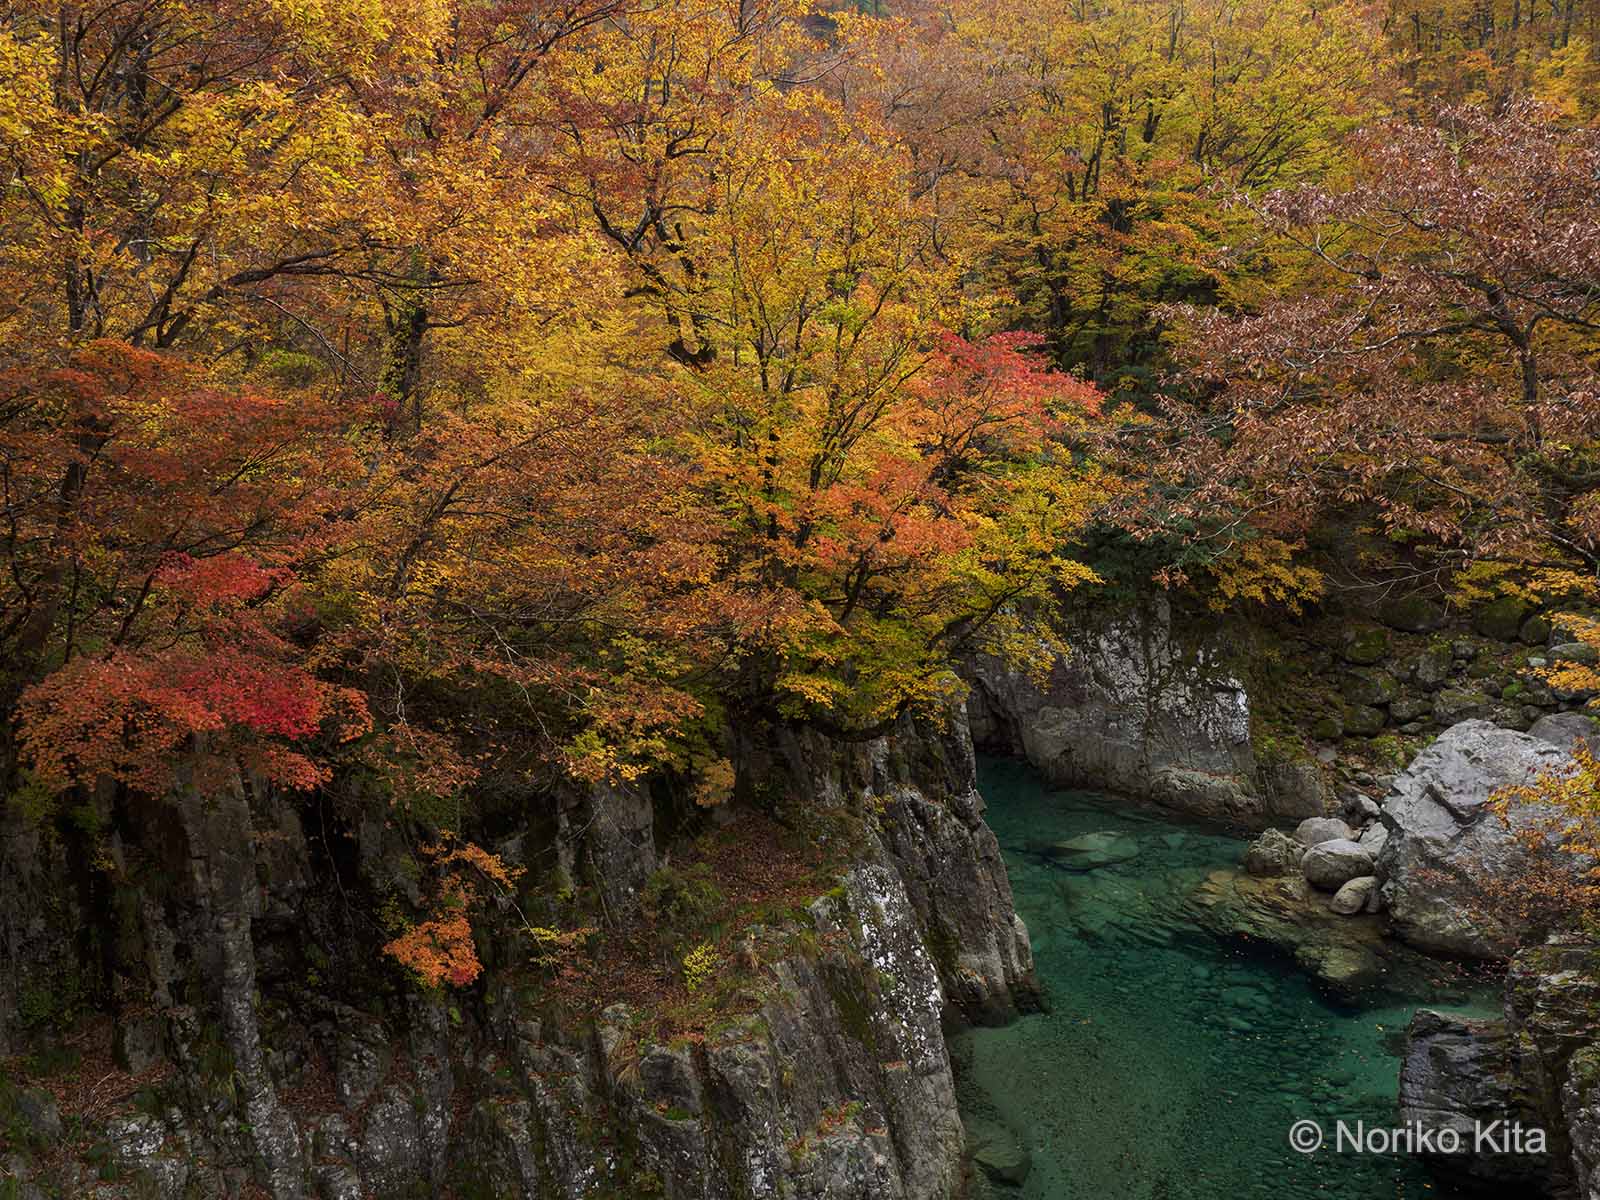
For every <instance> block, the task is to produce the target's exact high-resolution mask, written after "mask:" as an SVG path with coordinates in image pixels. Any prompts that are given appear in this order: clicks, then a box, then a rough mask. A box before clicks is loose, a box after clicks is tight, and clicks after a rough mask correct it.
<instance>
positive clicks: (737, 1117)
mask: <svg viewBox="0 0 1600 1200" xmlns="http://www.w3.org/2000/svg"><path fill="white" fill-rule="evenodd" d="M738 761H739V763H740V767H741V770H743V771H744V772H745V773H746V774H747V775H750V776H752V777H754V778H758V779H761V780H764V781H765V784H766V785H769V786H771V787H778V786H781V787H783V788H784V789H786V790H788V791H789V792H791V793H792V794H793V795H794V796H795V797H796V798H798V799H802V800H803V801H804V805H805V806H806V807H807V810H808V811H810V810H815V811H817V812H819V813H831V814H834V816H835V817H836V818H837V819H836V820H834V822H833V825H832V826H830V828H834V829H835V830H836V832H835V833H834V834H831V835H830V836H836V837H840V838H843V839H845V840H844V841H842V842H841V845H840V849H839V852H838V853H839V857H840V860H841V866H840V868H839V874H838V876H837V882H836V886H833V887H832V888H831V889H830V890H827V891H826V893H825V894H823V895H820V896H818V897H817V898H816V899H815V901H814V902H813V903H811V905H810V906H809V909H808V910H805V911H804V913H803V915H789V916H786V917H783V918H782V919H780V920H778V921H777V922H776V923H774V924H771V925H756V926H753V927H751V928H750V929H749V931H748V933H747V934H745V935H742V939H743V940H742V942H741V944H740V947H739V949H738V953H737V959H738V961H737V963H735V962H732V961H729V962H725V963H724V964H723V968H722V970H721V971H719V972H718V984H717V986H718V987H719V988H721V989H722V990H720V991H719V992H718V993H717V994H718V999H717V1001H716V1004H717V1006H718V1007H716V1008H715V1009H713V1010H708V1013H712V1012H714V1013H715V1014H717V1015H716V1016H715V1019H711V1017H709V1016H708V1017H707V1018H706V1019H705V1020H704V1021H703V1023H702V1028H703V1030H704V1031H703V1032H700V1033H694V1034H692V1035H690V1036H683V1037H678V1038H675V1039H673V1038H663V1037H662V1036H660V1035H658V1033H657V1030H658V1029H659V1028H660V1027H661V1024H662V1014H661V1013H659V1012H655V1011H652V1010H651V1009H650V1008H649V1007H648V1006H646V1005H639V1006H637V1007H635V1006H630V1005H625V1004H618V1005H613V1006H612V1007H610V1008H608V1009H606V1010H605V1011H604V1013H603V1014H601V1015H600V1017H599V1018H598V1019H585V1018H582V1017H575V1016H574V1015H572V1013H571V1012H570V1011H568V1010H567V1009H566V1008H564V1007H563V1006H562V1005H561V1004H559V1003H556V1002H555V1001H553V1000H552V998H551V996H550V995H548V994H547V991H548V980H547V979H545V978H544V977H542V976H540V975H539V974H538V973H537V972H533V971H530V970H529V969H528V968H526V967H524V966H520V965H517V962H518V960H519V959H520V958H522V957H524V956H522V955H517V954H511V953H501V952H498V951H496V950H495V949H494V947H492V946H491V947H488V948H487V949H486V951H485V959H486V962H487V963H488V964H489V966H490V968H491V969H490V972H489V974H488V975H487V976H486V977H485V983H484V985H483V994H482V995H481V997H478V998H474V997H472V996H469V995H464V996H462V997H460V1000H459V1003H448V1002H446V1001H443V1000H439V999H431V1000H430V999H427V998H425V997H423V996H420V995H416V994H412V995H410V997H409V999H408V1000H406V1003H405V1004H404V1005H403V1006H402V1010H399V1011H397V1010H396V1009H395V1007H394V996H393V995H391V996H390V997H389V1000H388V1005H389V1007H388V1011H382V1010H381V1009H380V1007H379V1006H378V1004H374V1003H373V1002H372V1001H370V1000H368V999H367V998H365V997H363V996H362V995H360V993H359V990H358V989H350V990H348V991H347V992H346V994H345V995H344V996H343V997H342V998H341V999H339V1000H334V999H332V998H331V997H330V996H329V995H328V994H327V993H329V992H331V991H332V990H334V988H333V986H330V984H333V985H334V986H336V985H337V981H336V980H324V981H322V983H321V987H320V989H318V988H317V987H316V986H315V983H316V981H313V987H312V989H310V990H308V988H307V984H306V981H305V978H304V975H303V974H300V975H296V972H295V970H293V969H291V968H290V967H289V966H288V965H287V964H288V963H289V962H290V961H291V959H290V958H289V957H288V956H285V955H284V953H283V950H282V948H281V946H279V944H278V942H279V939H280V937H281V938H295V937H299V938H304V937H306V936H307V934H308V933H309V932H311V931H313V930H316V931H318V932H319V934H320V933H321V932H325V931H322V930H321V929H320V927H319V926H318V922H319V921H320V920H322V917H321V916H319V913H321V911H322V906H323V905H324V904H325V903H328V902H329V901H330V900H331V897H324V896H323V895H322V892H321V891H319V890H318V886H317V883H316V881H315V880H314V879H313V877H312V874H311V872H310V871H309V870H308V868H307V861H308V860H307V857H306V839H305V837H304V835H303V833H301V832H300V830H299V826H298V822H297V821H296V820H295V819H294V812H293V809H292V808H290V807H288V806H287V805H286V804H285V803H283V802H282V800H281V799H280V798H275V797H273V796H271V795H270V794H269V793H265V792H260V791H252V790H250V789H247V788H244V787H238V788H235V789H233V790H231V791H228V792H227V793H226V794H221V795H215V796H207V797H201V796H200V795H198V794H197V793H194V792H192V791H186V792H183V793H181V794H178V795H175V796H171V797H167V798H164V799H163V800H162V801H160V804H159V805H156V804H155V802H150V803H151V804H152V811H151V812H147V813H143V814H141V820H140V821H139V822H138V825H139V827H140V828H142V829H150V830H159V831H161V833H160V835H159V836H157V837H155V838H153V839H152V841H151V844H149V845H146V846H144V847H142V848H141V850H140V853H141V854H142V855H144V856H145V857H146V858H147V859H151V860H153V861H151V862H150V863H149V864H148V867H149V868H150V869H149V870H148V873H147V874H144V875H141V876H140V880H142V882H139V883H137V884H130V886H129V889H128V890H129V891H130V893H132V896H133V902H132V903H131V904H130V905H129V912H130V914H132V915H134V916H135V917H136V919H137V920H138V921H141V922H142V933H141V935H140V937H139V938H138V939H136V942H132V943H130V945H134V944H136V945H137V947H138V954H139V955H141V956H143V957H145V958H148V959H149V960H150V962H151V964H152V965H151V967H150V971H149V975H148V977H147V978H148V981H149V983H148V985H146V986H148V988H149V995H148V996H147V998H146V1003H145V1005H144V1007H143V1008H141V1009H140V1010H138V1011H137V1012H130V1014H129V1015H128V1020H127V1021H126V1022H125V1025H126V1029H127V1033H126V1034H125V1036H123V1037H121V1038H120V1039H119V1049H118V1054H119V1058H121V1059H122V1060H123V1061H124V1063H125V1068H126V1069H128V1070H129V1071H130V1073H132V1071H133V1069H134V1068H135V1067H139V1068H142V1069H143V1070H144V1071H145V1072H146V1074H145V1076H143V1078H146V1079H149V1080H151V1081H153V1082H151V1083H149V1084H147V1085H146V1087H145V1091H144V1092H143V1093H141V1094H142V1095H146V1096H148V1097H151V1098H152V1099H147V1100H145V1101H142V1102H141V1105H140V1107H139V1108H138V1109H137V1110H132V1109H130V1110H128V1111H125V1112H122V1111H119V1112H116V1113H113V1114H112V1115H110V1116H109V1117H103V1116H97V1117H96V1118H95V1121H94V1123H93V1124H92V1125H91V1126H89V1127H86V1128H84V1129H83V1130H81V1131H80V1134H79V1136H84V1137H88V1138H89V1139H91V1140H92V1141H94V1143H95V1149H94V1155H93V1157H92V1158H80V1157H78V1156H75V1155H71V1154H69V1155H61V1154H59V1153H54V1152H52V1138H53V1137H57V1136H59V1130H60V1127H61V1125H62V1119H61V1115H60V1114H57V1113H55V1112H54V1110H53V1109H51V1110H49V1111H45V1110H42V1109H41V1111H40V1112H39V1113H35V1114H33V1115H32V1116H29V1117H28V1118H27V1119H28V1121H29V1122H30V1125H29V1127H30V1128H33V1127H37V1128H38V1129H39V1130H41V1131H43V1132H41V1133H40V1134H39V1135H38V1136H37V1137H36V1138H32V1139H31V1140H30V1141H29V1142H28V1143H27V1145H26V1146H25V1147H24V1152H25V1157H23V1158H22V1159H20V1160H18V1161H14V1162H6V1163H0V1168H3V1169H4V1170H8V1171H11V1172H13V1173H15V1174H17V1175H18V1176H19V1177H20V1178H24V1179H26V1178H27V1177H28V1175H29V1174H30V1173H32V1172H34V1171H35V1170H36V1169H38V1170H42V1171H43V1172H44V1173H43V1175H41V1176H40V1178H39V1179H38V1181H37V1182H39V1183H40V1184H42V1185H48V1186H49V1187H51V1188H54V1189H55V1190H56V1191H57V1192H58V1193H59V1194H70V1195H75V1196H80V1195H81V1196H85V1197H89V1196H94V1195H96V1194H97V1189H99V1187H100V1185H99V1183H98V1181H97V1175H99V1174H104V1175H106V1176H107V1177H108V1178H110V1177H112V1176H114V1177H115V1178H116V1179H117V1180H118V1181H120V1182H119V1183H118V1184H116V1185H115V1186H124V1185H128V1184H131V1185H132V1186H135V1187H137V1188H144V1189H146V1190H147V1191H148V1192H149V1193H150V1194H154V1195H161V1196H167V1195H172V1196H178V1195H183V1194H197V1195H231V1194H238V1193H239V1192H240V1190H241V1189H242V1188H245V1187H246V1185H247V1183H253V1184H255V1185H257V1186H259V1187H260V1188H262V1189H264V1190H265V1192H266V1193H267V1194H270V1195H271V1196H273V1197H274V1200H295V1198H299V1197H305V1198H307V1200H309V1198H310V1197H325V1198H326V1197H334V1198H340V1200H358V1198H359V1200H368V1198H376V1200H390V1198H394V1200H400V1198H401V1197H405V1198H408V1200H409V1198H410V1197H414V1196H417V1195H423V1194H445V1193H448V1194H455V1195H461V1196H464V1197H476V1196H484V1197H487V1196H494V1197H497V1198H499V1197H503V1198H506V1200H511V1198H514V1197H519V1196H526V1197H540V1198H541V1200H542V1198H544V1197H562V1198H566V1200H580V1198H586V1197H591V1196H597V1195H619V1196H620V1195H627V1196H634V1195H638V1196H648V1195H656V1196H663V1197H668V1198H672V1200H701V1198H706V1200H711V1198H717V1200H721V1198H727V1200H734V1198H736V1197H746V1196H782V1197H793V1198H795V1200H803V1198H810V1197H815V1198H817V1200H822V1198H823V1197H829V1198H834V1197H839V1198H851V1197H856V1198H859V1200H869V1198H877V1197H891V1198H904V1200H945V1198H947V1197H952V1196H954V1195H956V1194H957V1193H958V1191H959V1189H960V1186H961V1180H962V1177H963V1172H964V1170H965V1166H966V1164H965V1157H966V1155H965V1138H964V1136H963V1131H962V1128H961V1124H960V1120H959V1117H958V1115H957V1108H956V1100H955V1092H954V1084H953V1079H952V1074H951V1067H950V1061H949V1057H948V1053H947V1051H946V1048H945V1042H944V1032H945V1030H946V1029H947V1028H951V1027H955V1026H959V1025H963V1024H967V1023H974V1022H982V1023H996V1022H1001V1021H1005V1020H1008V1019H1010V1018H1011V1017H1013V1016H1015V1015H1016V1014H1017V1013H1018V1012H1021V1011H1026V1010H1028V1009H1031V1008H1034V1007H1037V1006H1038V1005H1039V1004H1040V1003H1041V1002H1042V997H1041V995H1040V993H1039V990H1038V986H1037V983H1036V981H1035V978H1034V975H1033V964H1032V955H1031V950H1030V947H1029V942H1028V936H1027V931H1026V929H1025V928H1024V927H1023V925H1022V922H1021V921H1020V919H1018V917H1017V916H1016V913H1015V911H1014V908H1013V906H1012V900H1011V892H1010V886H1009V883H1008V881H1007V879H1006V874H1005V870H1004V867H1003V864H1002V862H1001V859H1000V853H999V847H998V845H997V844H996V842H995V839H994V836H993V834H992V833H991V832H990V831H989V829H988V827H987V825H986V824H985V823H984V821H983V800H982V797H981V796H980V795H979V794H978V791H977V787H976V773H975V765H974V761H973V753H972V747H971V741H970V736H969V734H968V731H967V725H966V722H965V715H964V713H962V712H961V711H959V710H957V711H956V712H954V713H953V714H952V715H951V719H950V720H949V721H948V722H947V723H946V724H945V725H944V726H942V727H934V726H932V725H927V724H922V725H916V724H912V723H910V722H907V723H905V724H904V725H902V726H901V727H900V728H898V729H897V730H896V731H895V733H894V734H893V735H891V736H888V737H884V738H879V739H876V740H873V741H868V742H860V743H849V742H839V741H834V740H830V739H828V738H825V737H822V736H821V735H818V734H816V733H815V732H808V731H802V730H794V729H787V730H785V729H776V730H773V729H769V730H766V731H764V732H763V733H762V734H761V736H760V739H759V742H758V743H756V744H755V745H753V746H747V747H744V748H743V749H742V750H741V751H740V753H739V757H738ZM652 812H653V810H652V804H651V803H650V801H649V799H648V795H647V793H645V792H643V791H637V792H635V791H611V790H600V791H596V792H593V793H591V794H589V795H586V796H582V797H576V798H570V797H569V798H568V799H567V800H565V801H563V802H562V803H561V804H560V805H558V811H557V814H556V819H555V821H554V822H553V826H554V828H553V830H551V831H548V837H549V841H548V846H547V849H546V850H545V851H543V853H544V854H545V855H546V858H547V861H551V862H552V863H553V869H554V870H555V871H557V872H558V873H559V874H561V875H563V876H564V877H565V878H567V879H576V880H578V881H579V886H593V887H595V888H596V889H598V895H599V903H600V904H601V905H602V911H604V912H606V913H617V912H622V911H626V910H628V909H630V908H634V907H636V906H637V904H638V902H639V898H640V894H641V891H642V889H643V887H644V885H645V883H646V881H647V880H648V879H649V877H650V872H651V871H652V870H653V869H654V868H655V866H656V865H657V863H658V861H659V858H658V855H657V849H656V835H655V831H654V828H653V815H652ZM263 829H268V830H271V831H272V832H271V836H262V831H263ZM371 836H373V837H380V836H383V834H382V833H381V827H380V831H379V832H377V833H374V834H372V835H371ZM533 836H534V835H533V834H532V833H531V832H530V831H523V832H520V833H517V834H515V835H513V836H512V837H510V838H508V839H505V841H504V842H503V844H504V845H505V846H507V847H512V846H516V847H518V848H519V852H520V853H522V854H523V855H524V861H527V860H528V859H529V858H531V857H532V851H531V850H530V849H529V845H530V843H531V841H532V839H533ZM361 853H362V855H363V856H364V857H366V858H369V859H370V858H374V857H376V855H375V852H373V851H372V850H371V849H370V848H364V849H363V850H362V851H361ZM12 869H15V866H14V865H13V867H12ZM364 869H375V868H372V867H371V866H370V864H368V865H367V866H366V867H365V868H364ZM8 878H10V876H7V877H4V878H0V883H4V882H5V880H6V879H8ZM158 881H160V882H162V883H163V884H164V885H165V886H164V888H163V889H161V890H158V888H157V882H158ZM174 881H176V883H174ZM324 886H326V884H324ZM393 886H395V887H397V888H400V887H404V886H406V880H405V879H404V878H403V877H401V878H399V879H397V880H396V881H395V883H394V885H393ZM824 886H825V885H824ZM34 907H37V905H36V904H35V906H34ZM359 950H360V952H361V953H365V954H375V953H376V951H375V949H374V948H373V947H372V946H371V944H370V942H369V943H366V944H365V945H364V946H363V947H360V948H359ZM302 961H303V960H302ZM497 964H499V965H497ZM197 984H198V985H203V986H201V987H200V988H199V990H196V987H195V986H193V985H197ZM724 985H725V986H724ZM3 1091H4V1089H0V1092H3ZM30 1096H31V1093H30ZM18 1103H21V1102H16V1103H13V1102H12V1101H11V1100H9V1099H8V1097H7V1095H0V1109H7V1106H8V1105H10V1106H12V1107H16V1104H18ZM28 1103H30V1104H31V1103H32V1102H31V1100H29V1101H28ZM19 1111H20V1109H19ZM28 1111H29V1113H32V1112H33V1110H32V1108H30V1109H29V1110H28ZM51 1118H53V1119H51ZM21 1119H22V1118H21V1117H15V1118H14V1114H12V1113H11V1112H10V1111H9V1110H7V1111H0V1128H8V1127H10V1126H11V1125H12V1124H13V1123H15V1121H20V1120H21ZM52 1129H54V1130H55V1132H54V1133H52V1132H51V1130H52ZM34 1151H43V1152H44V1153H42V1154H40V1155H38V1157H37V1159H35V1160H32V1162H33V1164H34V1165H30V1160H29V1159H28V1158H27V1157H26V1155H32V1154H33V1153H34ZM40 1163H42V1164H46V1165H44V1166H43V1167H38V1166H37V1164H40ZM97 1164H103V1169H102V1166H101V1165H97ZM29 1186H32V1185H31V1184H24V1185H23V1187H24V1191H23V1192H22V1193H21V1194H23V1195H29V1194H31V1193H29V1192H28V1191H27V1190H26V1189H27V1187H29ZM107 1194H108V1195H109V1193H107Z"/></svg>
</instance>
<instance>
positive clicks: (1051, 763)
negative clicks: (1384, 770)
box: [968, 599, 1322, 825]
mask: <svg viewBox="0 0 1600 1200" xmlns="http://www.w3.org/2000/svg"><path fill="white" fill-rule="evenodd" d="M1067 640H1068V643H1069V646H1070V651H1069V653H1068V654H1067V655H1066V656H1065V657H1063V658H1060V659H1058V660H1056V661H1055V662H1054V663H1053V664H1052V665H1051V668H1050V670H1049V673H1048V675H1047V677H1046V678H1045V679H1044V680H1042V681H1038V680H1034V679H1031V678H1029V676H1028V675H1027V674H1026V673H1024V672H1021V671H1019V670H1016V669H1014V668H1012V667H1010V666H1008V665H1007V664H1005V663H1003V662H1001V661H1000V660H998V659H995V658H992V657H988V656H979V657H978V658H977V659H975V660H974V661H973V662H972V663H971V664H970V665H969V668H968V675H969V677H970V682H971V684H972V688H973V695H972V698H971V700H970V704H971V706H972V709H973V713H974V722H975V729H976V731H977V732H978V734H979V737H980V741H984V742H988V743H993V744H996V745H999V746H1002V747H1004V748H1005V749H1008V750H1011V751H1014V752H1016V753H1019V754H1021V755H1022V756H1023V757H1025V758H1026V759H1027V760H1028V761H1029V762H1030V763H1032V764H1033V765H1034V766H1035V767H1036V768H1037V769H1038V770H1039V771H1040V772H1041V773H1042V774H1044V775H1045V776H1046V777H1047V778H1049V779H1050V780H1051V781H1052V782H1054V783H1058V784H1061V785H1063V786H1068V787H1085V788H1102V789H1105V790H1107V791H1113V792H1120V793H1122V794H1125V795H1130V796H1138V797H1142V798H1146V799H1150V800H1154V801H1155V802H1157V803H1159V804H1162V805H1165V806H1166V807H1169V808H1172V809H1175V810H1178V811H1181V812H1185V813H1189V814H1192V815H1195V816H1200V817H1207V818H1211V819H1215V820H1223V821H1231V822H1238V823H1244V824H1253V825H1261V824H1263V823H1265V822H1266V821H1267V820H1269V819H1271V818H1275V817H1278V818H1288V817H1305V816H1313V815H1317V814H1320V813H1321V812H1322V794H1321V779H1320V776H1319V775H1318V773H1317V771H1316V769H1315V766H1314V765H1286V769H1282V770H1278V769H1272V770H1267V769H1265V768H1263V770H1262V771H1261V772H1258V770H1257V764H1256V761H1255V756H1254V753H1253V752H1252V748H1251V743H1250V701H1249V696H1248V694H1247V693H1246V690H1245V687H1244V684H1243V683H1242V682H1241V681H1240V680H1239V678H1238V677H1237V676H1236V675H1235V674H1234V673H1233V672H1232V671H1231V670H1230V669H1229V668H1228V666H1227V664H1226V661H1225V655H1224V653H1223V647H1222V644H1221V643H1220V641H1219V640H1217V639H1215V638H1211V637H1206V636H1199V635H1197V636H1196V637H1194V638H1186V637H1180V636H1178V635H1177V634H1176V633H1175V632H1174V625H1173V617H1172V612H1171V609H1170V608H1169V606H1168V605H1167V603H1166V602H1165V601H1164V600H1159V599H1158V600H1155V601H1152V602H1150V603H1148V604H1146V605H1144V606H1142V607H1139V608H1136V609H1133V610H1131V611H1129V612H1127V613H1123V614H1119V615H1116V616H1111V617H1106V618H1103V619H1101V620H1099V621H1097V622H1091V623H1085V624H1084V625H1082V626H1081V627H1079V628H1076V629H1073V630H1069V631H1068V633H1067Z"/></svg>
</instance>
